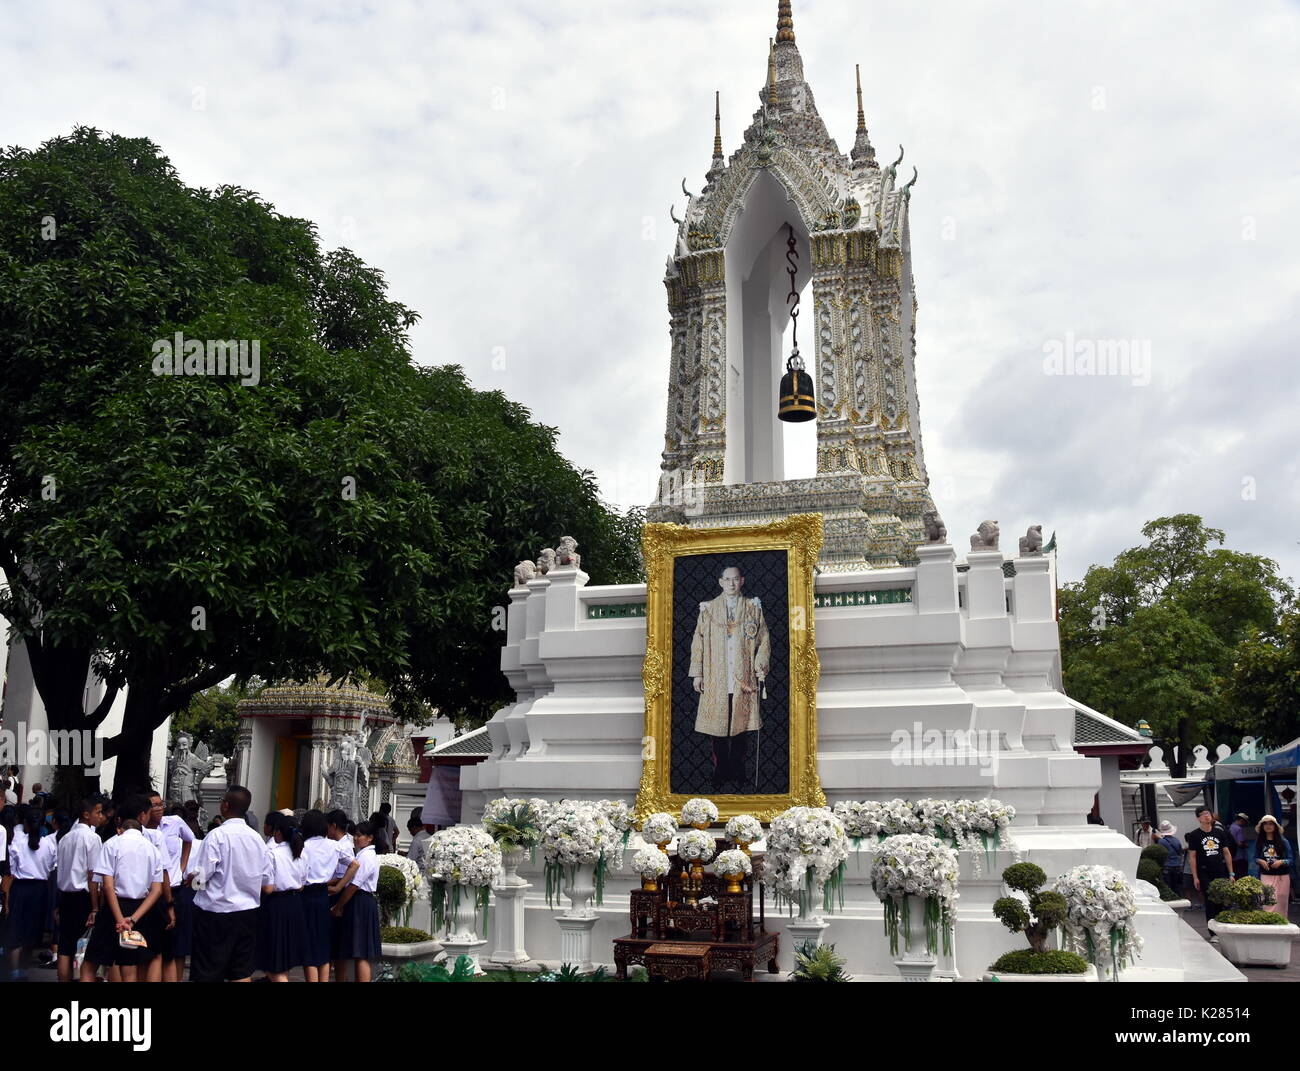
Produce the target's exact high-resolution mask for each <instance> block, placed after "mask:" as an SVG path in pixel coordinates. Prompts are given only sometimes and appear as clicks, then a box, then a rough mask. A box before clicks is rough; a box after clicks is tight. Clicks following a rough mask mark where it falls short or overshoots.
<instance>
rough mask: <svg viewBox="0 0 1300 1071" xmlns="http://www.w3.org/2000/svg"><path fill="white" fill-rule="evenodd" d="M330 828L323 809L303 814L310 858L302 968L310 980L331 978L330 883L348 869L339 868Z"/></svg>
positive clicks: (305, 888) (305, 849) (306, 855)
mask: <svg viewBox="0 0 1300 1071" xmlns="http://www.w3.org/2000/svg"><path fill="white" fill-rule="evenodd" d="M327 832H328V826H327V824H326V821H325V815H324V813H323V812H322V811H318V810H310V811H308V812H307V813H306V814H304V815H303V816H302V835H303V845H302V855H303V858H304V859H305V860H306V861H307V876H306V879H305V881H304V884H303V888H302V914H303V922H304V924H305V925H306V931H307V932H306V941H307V943H306V945H305V946H304V948H303V965H302V970H303V974H304V975H306V977H307V981H309V982H328V981H329V977H330V960H331V959H332V958H333V955H332V949H331V947H330V931H331V919H330V901H329V883H330V882H331V881H333V880H334V879H335V878H336V877H342V876H343V874H344V873H346V872H347V867H344V868H343V870H342V871H339V869H338V864H339V862H340V856H339V849H338V842H337V841H332V840H330V839H329V837H328V836H327V835H326V834H327Z"/></svg>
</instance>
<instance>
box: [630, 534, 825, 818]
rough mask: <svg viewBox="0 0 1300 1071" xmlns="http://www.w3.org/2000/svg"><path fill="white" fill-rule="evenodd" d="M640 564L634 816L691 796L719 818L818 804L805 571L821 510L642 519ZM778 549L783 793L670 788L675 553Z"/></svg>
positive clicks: (675, 807)
mask: <svg viewBox="0 0 1300 1071" xmlns="http://www.w3.org/2000/svg"><path fill="white" fill-rule="evenodd" d="M641 546H642V550H643V553H644V555H645V564H646V577H647V584H646V655H645V663H644V665H643V667H642V672H641V676H642V682H643V684H644V687H645V736H646V740H645V747H644V749H643V759H642V768H641V784H640V788H639V790H638V792H637V798H636V815H637V820H638V822H641V821H644V820H645V818H646V816H648V815H650V814H653V813H654V812H656V811H666V812H669V813H674V814H675V813H677V812H678V811H680V810H681V807H682V805H683V804H684V803H685V802H686V801H687V800H688V799H690V798H691V796H692V795H695V796H705V795H707V796H708V798H710V799H712V800H713V802H714V803H715V804H716V805H717V808H718V814H719V817H720V818H721V819H724V820H725V819H727V818H731V817H734V816H735V815H738V814H752V815H754V816H755V817H756V818H758V819H759V820H760V821H764V822H766V821H770V820H771V819H772V818H774V817H776V815H778V814H780V813H781V812H782V811H784V810H786V809H788V808H790V807H824V806H826V795H825V793H824V792H823V791H822V787H821V778H820V777H819V776H818V773H817V681H818V677H819V674H820V671H821V664H820V662H819V661H818V658H817V636H816V630H815V628H814V621H813V603H814V599H813V596H814V592H813V570H814V567H815V566H816V564H817V559H818V556H819V555H820V553H821V547H822V515H821V514H820V513H797V514H793V515H792V516H789V517H786V518H784V519H783V520H779V521H774V522H773V523H771V524H764V525H753V526H745V527H728V528H687V527H684V526H682V525H677V524H647V525H645V527H644V530H643V532H642V536H641ZM748 551H785V552H786V570H787V573H786V577H787V587H786V592H787V607H786V609H787V613H788V615H789V629H788V648H789V651H788V657H789V757H790V776H789V781H788V787H789V791H787V792H784V793H779V794H775V793H774V794H757V793H756V794H750V795H742V794H734V795H709V794H707V793H702V792H697V793H682V792H673V791H672V785H671V774H672V745H673V740H672V736H673V733H672V703H673V619H674V614H673V598H674V584H675V575H676V572H675V567H676V562H677V560H678V559H679V558H682V557H685V556H690V555H702V554H710V555H717V554H728V553H737V552H748Z"/></svg>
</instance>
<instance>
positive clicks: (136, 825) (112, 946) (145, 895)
mask: <svg viewBox="0 0 1300 1071" xmlns="http://www.w3.org/2000/svg"><path fill="white" fill-rule="evenodd" d="M127 815H135V817H134V818H128V817H126V816H127ZM148 820H149V799H148V797H147V796H132V797H129V798H128V799H127V800H126V801H125V802H124V803H123V805H122V807H121V808H120V809H119V811H118V834H117V836H116V837H113V838H111V839H110V840H107V841H105V842H104V847H103V848H102V849H101V850H100V853H99V859H98V861H97V862H96V863H95V873H96V874H97V875H99V877H100V878H101V879H102V883H103V894H102V896H103V901H102V904H101V906H100V909H99V911H98V912H96V914H95V925H94V928H93V929H92V930H91V931H90V941H89V942H88V944H87V945H86V957H85V959H84V960H82V963H81V980H82V981H83V982H93V981H94V980H95V974H96V973H97V971H98V970H99V968H100V966H101V965H104V964H116V965H117V966H118V968H120V972H121V974H120V977H121V980H122V981H124V982H134V981H137V980H141V981H142V980H143V971H141V969H140V968H141V966H142V965H143V966H144V967H146V968H147V966H148V960H147V959H146V953H147V951H148V950H147V949H145V950H142V949H138V948H123V947H122V946H121V944H120V941H119V936H120V935H121V934H122V933H125V932H126V931H128V930H135V931H137V932H138V933H140V935H141V936H143V937H144V938H145V940H146V941H151V942H157V941H158V931H160V930H161V929H162V926H161V925H159V924H158V920H159V919H160V917H161V914H162V913H161V912H160V911H159V906H160V904H161V902H162V891H163V858H162V855H161V854H160V853H159V851H158V849H157V848H155V847H154V844H153V842H152V841H151V840H149V839H148V838H147V837H146V836H145V835H144V833H143V832H142V827H143V825H144V823H145V822H147V821H148ZM154 947H156V945H154Z"/></svg>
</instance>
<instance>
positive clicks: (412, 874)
mask: <svg viewBox="0 0 1300 1071" xmlns="http://www.w3.org/2000/svg"><path fill="white" fill-rule="evenodd" d="M376 862H378V863H379V866H380V868H381V869H382V868H383V867H391V868H392V869H393V870H396V871H397V872H398V873H399V874H401V875H402V880H403V882H404V883H405V886H406V894H405V897H404V898H403V900H402V903H401V904H400V905H399V906H398V908H397V915H398V919H399V920H400V922H401V924H402V925H403V926H405V925H406V924H407V923H408V922H410V921H411V911H412V909H414V907H415V901H416V900H418V899H419V898H420V897H421V896H423V895H424V893H425V891H426V890H425V884H424V875H423V874H421V873H420V868H419V866H417V865H416V863H415V862H414V861H413V860H410V859H408V858H406V856H404V855H392V854H389V855H381V856H379V857H378V858H377V859H376Z"/></svg>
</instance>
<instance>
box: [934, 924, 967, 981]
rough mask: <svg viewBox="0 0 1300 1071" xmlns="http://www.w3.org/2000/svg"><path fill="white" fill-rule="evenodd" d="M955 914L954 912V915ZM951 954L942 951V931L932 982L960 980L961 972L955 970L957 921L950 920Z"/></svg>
mask: <svg viewBox="0 0 1300 1071" xmlns="http://www.w3.org/2000/svg"><path fill="white" fill-rule="evenodd" d="M955 914H956V913H955V912H954V915H955ZM950 948H951V949H952V951H951V952H947V953H945V952H944V951H943V931H942V930H941V931H940V932H939V965H938V966H937V967H936V968H935V971H934V980H935V981H936V982H956V981H959V980H960V979H961V971H959V970H958V969H957V919H956V918H955V917H954V918H953V920H952V940H951V944H950Z"/></svg>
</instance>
